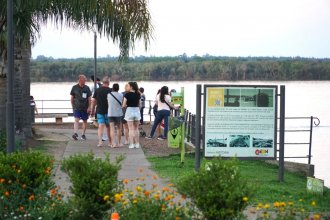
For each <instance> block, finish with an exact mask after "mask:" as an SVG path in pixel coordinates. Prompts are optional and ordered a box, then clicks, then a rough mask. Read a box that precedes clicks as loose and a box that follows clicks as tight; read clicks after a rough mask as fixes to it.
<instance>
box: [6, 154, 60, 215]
mask: <svg viewBox="0 0 330 220" xmlns="http://www.w3.org/2000/svg"><path fill="white" fill-rule="evenodd" d="M52 168H53V160H52V158H51V157H49V156H45V155H43V154H41V153H40V152H15V153H11V154H5V153H0V219H38V218H47V219H61V218H63V217H64V216H65V215H66V213H65V210H66V209H65V204H64V203H63V202H62V195H61V194H59V193H58V192H57V189H55V186H54V183H53V182H52V181H51V172H52Z"/></svg>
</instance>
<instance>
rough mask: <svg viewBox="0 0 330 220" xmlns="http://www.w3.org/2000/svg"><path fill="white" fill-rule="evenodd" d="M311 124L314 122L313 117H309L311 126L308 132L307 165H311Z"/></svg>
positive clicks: (311, 125)
mask: <svg viewBox="0 0 330 220" xmlns="http://www.w3.org/2000/svg"><path fill="white" fill-rule="evenodd" d="M313 122H314V118H313V116H311V124H310V130H309V148H308V165H310V164H311V157H312V139H313Z"/></svg>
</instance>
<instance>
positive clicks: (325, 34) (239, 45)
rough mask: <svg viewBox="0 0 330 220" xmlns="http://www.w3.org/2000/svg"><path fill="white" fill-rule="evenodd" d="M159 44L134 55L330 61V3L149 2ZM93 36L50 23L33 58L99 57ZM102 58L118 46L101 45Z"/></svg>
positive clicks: (155, 42)
mask: <svg viewBox="0 0 330 220" xmlns="http://www.w3.org/2000/svg"><path fill="white" fill-rule="evenodd" d="M149 10H150V12H151V16H152V17H151V18H152V24H153V26H154V39H153V40H152V41H151V44H150V45H149V49H148V51H145V50H144V44H143V43H142V42H137V44H136V46H135V49H134V51H131V56H140V55H143V56H178V55H181V54H183V53H186V54H187V55H188V56H193V55H199V56H202V55H205V54H209V55H215V56H275V57H279V56H288V57H295V56H300V57H315V58H330V0H149ZM93 39H94V38H93V33H92V32H81V31H77V30H76V31H75V30H71V29H68V28H65V27H64V28H63V29H62V30H57V29H56V28H55V27H54V26H52V25H50V24H48V25H47V26H43V27H42V29H41V38H40V39H39V40H38V41H37V43H36V45H35V46H34V47H33V48H32V57H33V58H36V57H37V56H38V55H44V56H47V57H50V56H52V57H54V58H78V57H93V56H94V40H93ZM97 54H98V57H106V56H115V57H116V56H118V55H119V50H118V45H114V44H112V43H111V42H109V41H108V40H107V39H106V38H105V37H102V38H98V40H97Z"/></svg>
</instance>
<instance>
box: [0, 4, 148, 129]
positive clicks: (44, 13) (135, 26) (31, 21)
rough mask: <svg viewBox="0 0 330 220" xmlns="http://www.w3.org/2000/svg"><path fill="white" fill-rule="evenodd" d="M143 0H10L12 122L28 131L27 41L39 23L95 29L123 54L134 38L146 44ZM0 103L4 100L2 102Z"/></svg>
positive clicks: (0, 28) (1, 114)
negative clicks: (13, 81)
mask: <svg viewBox="0 0 330 220" xmlns="http://www.w3.org/2000/svg"><path fill="white" fill-rule="evenodd" d="M6 3H7V2H6V0H0V5H1V6H2V7H1V8H0V71H1V72H0V88H2V89H3V92H1V93H0V101H3V100H5V99H6V92H5V91H6V89H5V88H6V78H5V74H6V69H5V68H4V67H5V66H6ZM147 6H148V5H147V1H146V0H90V1H86V0H42V1H41V0H29V1H24V0H14V25H15V43H16V44H15V57H16V59H15V71H16V72H15V92H14V96H15V97H14V100H15V108H16V110H15V113H16V119H15V125H16V127H17V128H21V129H22V130H23V131H25V132H26V134H27V135H29V134H30V133H31V123H30V118H29V114H25V113H24V111H26V109H28V108H29V96H30V69H29V60H30V57H31V45H33V44H34V43H35V42H36V40H37V39H38V37H39V33H40V26H41V25H42V24H45V23H48V22H52V23H53V24H55V25H56V26H57V27H62V26H64V25H65V26H67V27H71V28H75V29H83V30H89V31H93V30H94V29H95V31H96V32H97V33H98V34H99V35H100V36H105V37H107V38H108V39H109V40H112V41H113V42H114V43H118V45H119V48H120V58H122V59H123V58H127V57H128V56H129V52H130V49H133V48H134V44H135V42H136V40H138V39H143V40H144V43H145V48H147V46H148V44H149V41H150V39H151V34H152V25H151V18H150V13H149V11H148V7H147ZM2 103H4V102H2ZM5 112H6V110H5V108H4V107H3V106H1V108H0V129H3V128H4V127H5Z"/></svg>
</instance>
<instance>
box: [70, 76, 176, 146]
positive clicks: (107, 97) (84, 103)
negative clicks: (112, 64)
mask: <svg viewBox="0 0 330 220" xmlns="http://www.w3.org/2000/svg"><path fill="white" fill-rule="evenodd" d="M86 81H87V78H86V76H85V75H80V76H79V79H78V83H77V84H76V85H74V86H73V87H72V89H71V92H70V95H71V105H72V109H73V115H74V118H75V122H74V134H73V135H72V138H73V139H74V140H78V138H79V136H78V127H79V121H80V120H82V121H83V126H82V134H81V139H83V140H86V134H85V133H86V129H87V120H88V118H89V116H92V117H93V116H95V119H96V120H97V124H98V143H97V146H98V147H101V146H102V144H103V139H102V137H103V133H104V132H105V133H106V135H107V137H108V138H107V140H108V146H109V147H121V146H123V145H129V148H140V141H139V137H140V132H139V125H140V124H142V123H143V109H144V107H145V99H146V97H145V95H144V89H143V88H139V87H138V84H137V83H136V82H128V83H127V84H126V85H125V88H124V92H123V93H120V92H119V84H117V83H114V84H112V88H110V78H109V77H107V76H105V77H104V78H103V79H102V82H97V83H96V85H97V86H96V89H94V88H93V89H92V91H91V89H90V88H89V87H88V86H87V85H86ZM155 106H156V107H157V108H155V107H154V111H155V110H156V112H155V121H154V124H153V127H152V129H151V133H150V135H148V136H147V137H146V138H148V139H151V138H153V136H154V133H155V131H156V129H157V127H158V128H159V126H160V124H161V123H162V121H163V122H164V135H160V134H159V136H158V139H160V140H164V139H166V138H167V131H168V123H169V121H168V120H169V116H170V112H171V109H172V108H175V106H174V105H173V104H172V103H171V96H170V95H169V91H168V87H166V86H163V87H162V88H161V89H160V90H159V92H158V94H157V97H156V100H155ZM122 128H123V129H124V131H123V133H124V141H122V140H121V139H122V138H121V137H122ZM115 131H116V132H115Z"/></svg>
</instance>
